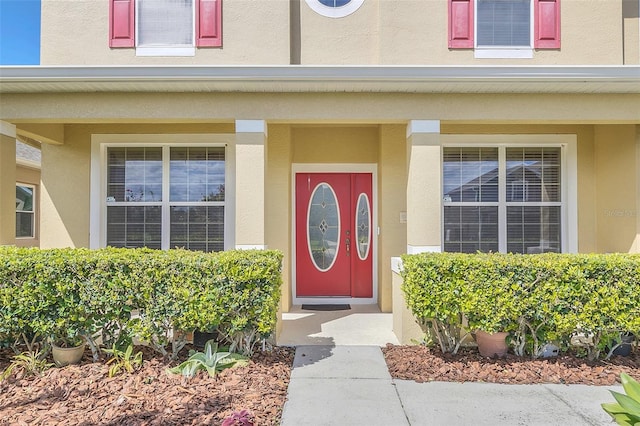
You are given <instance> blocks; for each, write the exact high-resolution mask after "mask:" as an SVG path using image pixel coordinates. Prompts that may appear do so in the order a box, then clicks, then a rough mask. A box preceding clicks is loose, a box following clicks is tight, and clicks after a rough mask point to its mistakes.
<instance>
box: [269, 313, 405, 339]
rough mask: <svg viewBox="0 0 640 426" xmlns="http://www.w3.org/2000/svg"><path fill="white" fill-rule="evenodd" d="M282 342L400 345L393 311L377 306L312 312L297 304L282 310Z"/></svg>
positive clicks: (280, 337)
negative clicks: (383, 311)
mask: <svg viewBox="0 0 640 426" xmlns="http://www.w3.org/2000/svg"><path fill="white" fill-rule="evenodd" d="M277 342H278V345H281V346H300V345H325V346H339V345H340V346H342V345H358V346H360V345H366V346H385V345H386V344H387V343H393V344H398V338H397V337H396V335H395V334H394V333H393V318H392V314H391V313H382V312H380V309H379V308H378V306H377V305H351V309H349V310H345V311H328V312H322V311H308V310H302V309H301V307H300V306H293V307H292V308H291V310H290V311H289V312H283V313H282V333H280V336H279V337H278V341H277Z"/></svg>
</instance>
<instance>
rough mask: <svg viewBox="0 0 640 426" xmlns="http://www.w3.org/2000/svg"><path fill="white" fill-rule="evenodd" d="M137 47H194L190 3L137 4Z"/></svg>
mask: <svg viewBox="0 0 640 426" xmlns="http://www.w3.org/2000/svg"><path fill="white" fill-rule="evenodd" d="M137 4H138V16H137V21H138V46H143V47H144V46H146V47H151V46H193V28H194V26H193V0H138V1H137Z"/></svg>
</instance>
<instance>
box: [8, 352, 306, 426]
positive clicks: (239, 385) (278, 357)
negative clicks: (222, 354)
mask: <svg viewBox="0 0 640 426" xmlns="http://www.w3.org/2000/svg"><path fill="white" fill-rule="evenodd" d="M137 350H143V353H144V364H143V367H142V368H141V369H139V370H138V371H136V372H135V373H133V374H121V375H118V376H115V377H113V378H109V377H108V369H109V367H108V366H106V365H105V364H104V362H99V363H92V362H91V353H90V351H89V350H87V351H85V355H84V359H83V362H82V363H81V364H80V365H74V366H68V367H64V368H51V369H49V370H47V371H46V372H45V373H44V374H43V375H42V376H41V377H21V375H20V374H18V375H15V374H14V376H12V377H11V378H9V379H7V380H5V381H3V382H0V424H11V425H22V424H33V425H53V424H55V425H86V426H88V425H189V424H193V425H196V424H197V425H211V424H213V425H219V424H221V423H222V420H223V419H224V418H225V417H226V416H228V415H230V414H231V413H232V412H234V411H240V410H242V409H248V410H250V411H251V412H252V413H253V414H254V416H255V420H256V422H255V424H259V425H276V424H279V423H280V417H281V414H282V407H283V405H284V402H285V399H286V394H287V386H288V384H289V375H290V372H291V366H292V364H293V354H294V351H293V349H290V348H279V347H278V348H274V349H273V351H269V352H261V353H257V354H256V355H254V357H253V358H252V359H251V362H250V363H249V365H247V366H243V367H237V368H233V369H227V370H224V371H222V372H221V373H220V374H219V375H218V376H217V377H215V378H211V377H209V376H208V375H207V374H206V372H199V373H198V375H197V376H196V377H194V378H192V379H189V380H187V379H184V378H182V376H180V375H174V374H170V373H167V372H166V371H165V370H166V369H167V367H169V366H170V365H168V364H166V363H164V362H163V361H162V359H161V358H160V357H158V356H157V355H156V354H155V353H154V352H152V351H150V350H149V349H148V348H136V351H137ZM186 352H187V351H184V354H185V356H183V357H182V359H184V358H185V357H186ZM12 354H13V353H12V352H9V351H2V352H0V372H1V371H2V370H3V369H4V368H5V367H6V366H7V365H8V363H9V357H10V356H11V355H12ZM175 364H176V363H173V364H171V366H173V365H175Z"/></svg>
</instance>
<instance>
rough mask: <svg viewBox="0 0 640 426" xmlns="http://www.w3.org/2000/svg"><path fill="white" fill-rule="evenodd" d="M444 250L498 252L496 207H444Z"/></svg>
mask: <svg viewBox="0 0 640 426" xmlns="http://www.w3.org/2000/svg"><path fill="white" fill-rule="evenodd" d="M444 224H445V225H444V250H445V251H456V252H462V253H475V252H477V251H484V252H488V251H498V207H497V206H495V207H494V206H486V207H484V206H445V208H444Z"/></svg>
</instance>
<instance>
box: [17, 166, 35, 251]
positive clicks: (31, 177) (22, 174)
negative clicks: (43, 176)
mask: <svg viewBox="0 0 640 426" xmlns="http://www.w3.org/2000/svg"><path fill="white" fill-rule="evenodd" d="M16 183H28V184H29V185H33V186H35V198H34V200H33V201H34V207H35V230H34V231H35V232H34V234H35V238H16V246H18V247H39V246H40V229H39V228H40V220H39V217H40V170H39V169H34V168H31V167H25V166H21V165H19V164H18V165H16Z"/></svg>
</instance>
